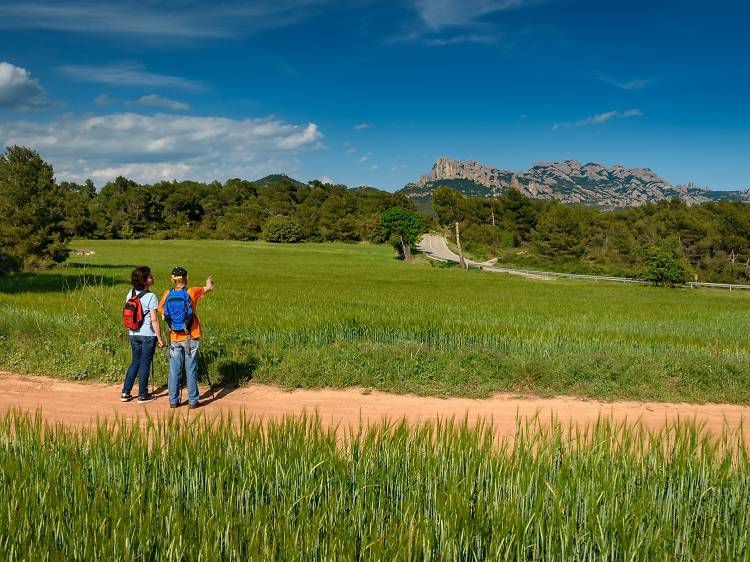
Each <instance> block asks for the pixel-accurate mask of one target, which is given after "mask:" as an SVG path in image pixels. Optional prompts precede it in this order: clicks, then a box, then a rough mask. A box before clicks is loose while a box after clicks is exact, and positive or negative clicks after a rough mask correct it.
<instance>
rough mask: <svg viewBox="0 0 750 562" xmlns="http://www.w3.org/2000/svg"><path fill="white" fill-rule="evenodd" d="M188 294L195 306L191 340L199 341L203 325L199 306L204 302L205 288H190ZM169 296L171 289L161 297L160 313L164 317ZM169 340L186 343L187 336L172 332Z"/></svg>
mask: <svg viewBox="0 0 750 562" xmlns="http://www.w3.org/2000/svg"><path fill="white" fill-rule="evenodd" d="M187 292H188V295H190V302H191V304H192V305H193V324H192V326H191V327H190V338H191V339H194V340H197V339H198V338H199V337H201V323H200V320H198V312H197V306H198V303H199V302H200V301H202V300H203V295H204V294H205V292H204V291H203V287H190V288H188V290H187ZM168 294H169V289H167V290H166V291H164V294H163V295H162V296H161V300H160V301H159V312H161V314H162V317H164V301H165V300H167V295H168ZM169 339H170V341H185V340H186V339H187V334H185V333H176V332H173V331H172V330H170V331H169Z"/></svg>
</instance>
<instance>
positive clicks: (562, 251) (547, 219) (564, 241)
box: [532, 201, 586, 261]
mask: <svg viewBox="0 0 750 562" xmlns="http://www.w3.org/2000/svg"><path fill="white" fill-rule="evenodd" d="M585 218H586V217H585V211H584V210H583V209H582V208H581V207H577V206H576V207H574V206H570V205H562V204H560V203H558V202H557V201H551V202H550V203H548V204H547V206H546V207H545V209H544V211H543V212H542V214H541V215H540V216H539V220H538V221H537V224H536V227H535V228H534V230H533V231H532V238H533V240H534V243H535V245H536V247H537V248H538V250H539V253H541V254H542V255H543V256H545V257H547V258H549V259H551V260H552V261H567V260H577V259H579V258H580V257H581V256H582V255H583V253H584V251H585V239H584V224H585Z"/></svg>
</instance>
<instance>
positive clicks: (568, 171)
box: [402, 156, 750, 209]
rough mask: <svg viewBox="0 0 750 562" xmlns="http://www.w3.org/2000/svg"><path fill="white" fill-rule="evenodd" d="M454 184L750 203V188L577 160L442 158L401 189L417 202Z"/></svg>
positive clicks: (603, 198)
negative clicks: (491, 162)
mask: <svg viewBox="0 0 750 562" xmlns="http://www.w3.org/2000/svg"><path fill="white" fill-rule="evenodd" d="M441 184H442V185H449V186H450V187H453V188H454V189H458V190H459V191H462V192H463V193H465V194H466V195H472V196H484V197H495V196H497V195H500V194H501V193H503V192H504V191H506V190H508V189H516V190H518V191H520V192H521V193H523V194H524V195H526V196H528V197H533V198H537V199H557V200H558V201H561V202H563V203H581V204H585V205H592V206H596V207H600V208H605V209H616V208H623V207H635V206H639V205H643V204H645V203H654V202H656V201H659V200H662V199H672V198H675V197H677V198H680V199H683V200H684V201H686V202H687V203H689V204H695V203H702V202H705V201H712V200H720V199H730V200H742V201H750V190H748V191H747V192H740V191H723V192H722V191H710V190H708V189H702V188H698V187H696V186H694V185H692V184H688V185H687V186H681V185H678V186H672V185H670V183H669V182H668V181H667V180H664V179H662V178H661V177H659V176H658V175H657V174H656V173H655V172H654V171H653V170H652V169H651V168H627V167H625V166H624V165H622V164H614V165H612V166H609V167H608V166H604V165H602V164H599V163H597V162H588V163H586V164H585V165H582V164H581V163H580V162H579V161H578V160H576V159H569V160H563V161H560V162H537V163H535V164H534V165H533V166H532V167H531V168H529V170H528V171H526V172H514V171H511V170H505V169H500V168H493V167H491V166H486V165H482V164H479V163H478V162H475V161H473V160H466V161H463V160H453V159H450V158H447V157H445V156H441V157H440V158H438V159H437V161H436V162H435V165H434V166H433V167H432V170H431V171H430V172H429V173H427V174H425V175H423V176H422V177H421V178H419V180H418V181H417V182H416V183H413V184H409V185H407V186H406V187H404V189H403V190H402V191H403V192H404V194H406V195H407V196H409V197H412V198H414V199H415V200H420V198H421V199H425V198H431V196H432V191H434V190H435V189H437V188H438V187H440V186H441Z"/></svg>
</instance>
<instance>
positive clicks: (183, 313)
mask: <svg viewBox="0 0 750 562" xmlns="http://www.w3.org/2000/svg"><path fill="white" fill-rule="evenodd" d="M172 284H173V285H174V286H173V287H172V288H171V289H169V290H167V291H165V292H164V295H162V297H161V301H160V302H159V312H161V313H162V316H163V317H164V321H165V322H166V323H167V326H169V378H168V379H167V386H168V388H169V407H170V408H177V407H178V406H179V405H180V399H181V394H182V392H181V391H182V389H181V387H180V374H181V373H182V367H183V365H184V366H185V379H186V382H187V390H188V407H189V408H191V409H192V408H197V407H198V406H199V402H198V400H199V398H200V394H199V392H198V353H199V351H198V347H199V345H200V337H201V323H200V320H198V315H197V314H196V311H195V309H196V307H197V306H198V303H199V302H200V301H201V300H203V297H204V295H205V294H206V293H210V292H211V291H213V290H214V280H213V278H212V277H209V278H208V279H206V284H205V286H203V287H188V272H187V270H186V269H185V268H184V267H175V268H174V269H173V270H172Z"/></svg>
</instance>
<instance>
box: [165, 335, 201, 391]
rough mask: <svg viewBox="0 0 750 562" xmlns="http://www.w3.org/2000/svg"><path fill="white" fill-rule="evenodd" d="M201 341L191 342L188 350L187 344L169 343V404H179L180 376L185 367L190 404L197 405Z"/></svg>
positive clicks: (181, 342)
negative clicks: (199, 347)
mask: <svg viewBox="0 0 750 562" xmlns="http://www.w3.org/2000/svg"><path fill="white" fill-rule="evenodd" d="M199 345H200V341H199V340H197V339H195V340H193V339H191V340H190V347H189V349H188V345H187V342H184V341H178V342H174V341H173V342H170V343H169V379H168V380H167V386H168V387H169V403H170V404H179V402H180V395H181V390H182V388H181V386H180V375H181V374H182V367H183V365H184V366H185V379H186V381H187V390H188V402H189V403H190V404H197V403H198V398H199V397H200V394H199V393H198V346H199Z"/></svg>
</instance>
